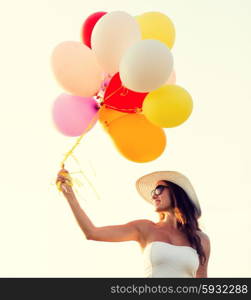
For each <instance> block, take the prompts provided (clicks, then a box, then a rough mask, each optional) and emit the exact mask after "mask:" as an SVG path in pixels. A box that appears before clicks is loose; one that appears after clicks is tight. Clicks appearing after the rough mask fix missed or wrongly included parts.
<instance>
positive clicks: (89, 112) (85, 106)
mask: <svg viewBox="0 0 251 300" xmlns="http://www.w3.org/2000/svg"><path fill="white" fill-rule="evenodd" d="M98 110H99V108H98V105H97V102H96V101H95V99H94V98H84V97H80V96H73V95H68V94H61V95H60V96H59V97H57V98H56V100H55V102H54V105H53V109H52V117H53V121H54V124H55V125H56V128H57V129H58V130H59V131H60V132H61V133H62V134H64V135H67V136H80V135H81V134H83V133H84V132H85V131H89V130H90V129H91V128H92V127H93V126H94V125H95V124H96V122H97V119H98V113H97V112H98ZM91 122H92V125H91V127H90V128H88V126H90V123H91ZM87 128H88V130H87Z"/></svg>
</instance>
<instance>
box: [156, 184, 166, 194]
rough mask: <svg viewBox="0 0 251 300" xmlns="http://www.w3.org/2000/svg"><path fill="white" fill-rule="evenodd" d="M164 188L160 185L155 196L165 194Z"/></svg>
mask: <svg viewBox="0 0 251 300" xmlns="http://www.w3.org/2000/svg"><path fill="white" fill-rule="evenodd" d="M163 189H164V187H163V186H161V185H159V186H157V187H156V188H155V195H160V194H161V193H162V192H163Z"/></svg>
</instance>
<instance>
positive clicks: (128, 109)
mask: <svg viewBox="0 0 251 300" xmlns="http://www.w3.org/2000/svg"><path fill="white" fill-rule="evenodd" d="M102 105H104V106H105V107H107V108H110V109H114V110H117V111H121V112H125V113H126V112H135V113H140V112H142V108H139V107H136V108H120V109H118V108H117V107H114V106H112V105H110V104H106V103H104V104H102Z"/></svg>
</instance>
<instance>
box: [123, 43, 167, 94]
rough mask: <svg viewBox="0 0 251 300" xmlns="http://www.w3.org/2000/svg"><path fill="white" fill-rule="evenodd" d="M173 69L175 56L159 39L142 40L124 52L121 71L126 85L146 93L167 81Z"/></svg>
mask: <svg viewBox="0 0 251 300" xmlns="http://www.w3.org/2000/svg"><path fill="white" fill-rule="evenodd" d="M172 70H173V56H172V53H171V52H170V50H169V49H168V47H167V46H166V45H165V44H163V43H162V42H160V41H158V40H142V41H139V42H137V43H135V44H134V45H132V46H131V47H130V48H129V49H128V50H127V51H126V53H125V54H124V56H123V58H122V60H121V63H120V67H119V73H120V78H121V81H122V83H123V85H124V86H125V87H127V88H128V89H130V90H133V91H135V92H140V93H145V92H150V91H153V90H156V89H158V88H159V87H161V86H162V85H164V84H165V83H166V81H167V80H168V77H169V76H170V74H171V72H172Z"/></svg>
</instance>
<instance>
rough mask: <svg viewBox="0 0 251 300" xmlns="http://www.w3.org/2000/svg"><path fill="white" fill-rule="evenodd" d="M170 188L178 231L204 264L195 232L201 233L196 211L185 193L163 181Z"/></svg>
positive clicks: (203, 253) (175, 185) (203, 254)
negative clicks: (177, 216) (177, 214)
mask: <svg viewBox="0 0 251 300" xmlns="http://www.w3.org/2000/svg"><path fill="white" fill-rule="evenodd" d="M164 181H165V182H166V183H167V184H168V186H169V187H170V189H169V191H170V196H171V204H172V207H173V208H174V209H175V208H176V211H178V212H179V218H177V221H178V222H177V224H178V229H180V230H181V231H182V232H184V233H185V234H186V236H187V239H188V241H189V242H190V244H191V246H192V247H193V248H195V249H196V250H197V253H198V255H199V258H200V263H201V264H204V263H205V261H206V255H205V252H204V250H203V248H202V245H201V239H200V237H199V235H198V234H197V232H196V231H201V229H200V228H199V224H198V220H197V219H198V211H197V209H196V207H195V205H194V204H193V203H192V201H191V200H190V199H189V197H188V196H187V193H186V192H185V191H184V190H183V189H182V188H181V187H180V186H178V185H177V184H175V183H173V182H170V181H166V180H164Z"/></svg>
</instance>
